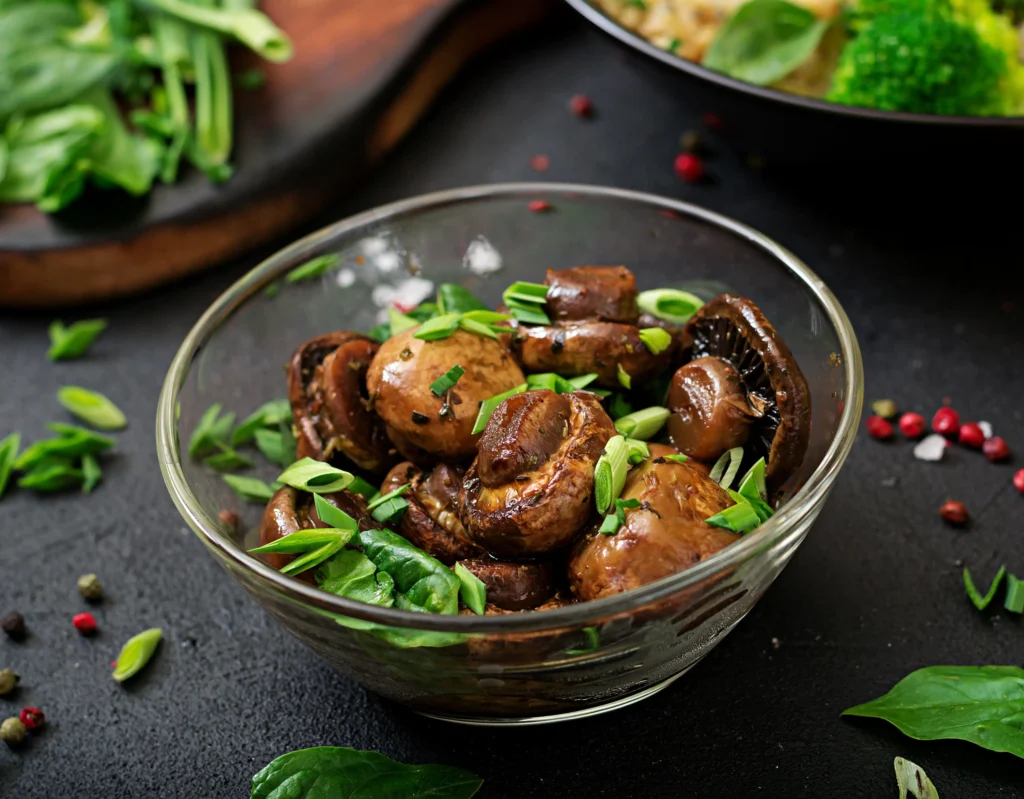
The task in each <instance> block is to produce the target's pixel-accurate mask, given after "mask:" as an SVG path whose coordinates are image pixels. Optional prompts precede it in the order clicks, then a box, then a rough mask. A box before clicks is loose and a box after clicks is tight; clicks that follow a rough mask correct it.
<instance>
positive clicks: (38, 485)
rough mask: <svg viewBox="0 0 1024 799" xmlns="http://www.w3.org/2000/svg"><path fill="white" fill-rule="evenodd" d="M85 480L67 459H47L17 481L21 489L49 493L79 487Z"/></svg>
mask: <svg viewBox="0 0 1024 799" xmlns="http://www.w3.org/2000/svg"><path fill="white" fill-rule="evenodd" d="M84 480H85V475H84V474H83V472H82V470H81V469H79V468H77V467H76V466H75V465H74V462H73V461H71V460H70V459H68V458H60V457H47V458H44V459H43V460H41V461H39V462H38V463H36V464H35V465H34V466H33V467H32V468H31V469H29V470H28V471H27V472H26V473H25V474H24V475H22V476H21V478H20V479H19V480H18V485H19V486H20V487H21V488H31V489H32V490H33V491H40V492H43V493H49V492H52V491H65V490H66V489H69V488H74V487H75V486H79V485H81V484H82V482H83V481H84Z"/></svg>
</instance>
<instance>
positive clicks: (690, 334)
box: [670, 294, 811, 497]
mask: <svg viewBox="0 0 1024 799" xmlns="http://www.w3.org/2000/svg"><path fill="white" fill-rule="evenodd" d="M684 336H685V338H686V341H687V343H688V353H687V354H688V356H689V358H690V359H704V358H708V357H711V358H719V359H721V360H723V361H726V362H727V363H728V364H729V365H730V366H731V367H732V368H733V369H735V371H736V373H737V375H738V377H739V380H740V382H741V383H742V385H743V389H744V390H745V391H746V393H747V401H748V405H749V407H750V408H751V409H752V410H753V411H754V413H755V414H758V415H757V417H756V418H754V419H752V420H751V422H750V426H749V438H748V440H749V442H750V445H749V446H747V447H746V451H745V462H744V468H746V467H748V466H749V465H750V464H751V463H753V462H754V461H756V460H757V459H758V458H760V457H764V459H765V461H766V463H767V467H768V468H767V473H766V479H767V484H768V493H769V496H771V497H777V495H778V493H779V491H780V489H781V488H782V486H783V484H784V483H785V482H786V480H788V479H789V478H790V476H792V474H793V473H794V472H795V471H796V469H797V467H799V465H800V463H801V461H803V458H804V453H805V452H806V451H807V443H808V440H809V438H810V433H811V396H810V392H809V391H808V389H807V382H806V381H805V380H804V376H803V373H802V372H801V371H800V367H799V366H797V363H796V360H795V359H794V358H793V353H792V352H790V350H789V347H787V346H786V343H785V342H784V341H783V340H782V338H781V337H780V336H779V335H778V333H776V332H775V328H774V327H772V326H771V324H770V323H769V322H768V320H767V319H765V318H764V315H763V314H762V313H761V311H760V309H759V308H758V307H757V306H756V305H754V303H752V302H751V301H750V300H748V299H747V298H745V297H739V296H736V295H733V294H723V295H721V296H720V297H716V298H715V299H713V300H711V301H710V302H709V303H707V304H706V305H704V306H703V307H702V308H701V309H700V310H699V311H698V312H697V313H696V314H695V315H694V316H693V317H692V318H691V319H690V321H689V322H687V324H686V329H685V331H684ZM697 384H698V383H694V385H697ZM675 388H676V384H675V383H674V384H673V389H675ZM675 399H676V401H677V402H678V403H679V405H678V407H684V403H683V401H682V400H681V396H680V394H679V393H677V394H676V397H675ZM670 404H671V403H670ZM699 404H700V400H699V399H695V398H691V399H690V400H689V405H690V406H691V407H695V406H697V405H699ZM673 409H674V408H673ZM677 428H678V424H676V425H673V426H672V427H671V428H670V429H677Z"/></svg>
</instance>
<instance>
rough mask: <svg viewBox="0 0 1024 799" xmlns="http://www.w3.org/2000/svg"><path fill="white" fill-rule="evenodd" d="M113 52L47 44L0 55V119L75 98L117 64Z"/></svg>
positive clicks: (98, 81) (54, 105) (71, 100)
mask: <svg viewBox="0 0 1024 799" xmlns="http://www.w3.org/2000/svg"><path fill="white" fill-rule="evenodd" d="M117 63H118V59H117V56H116V55H114V54H113V53H108V52H102V51H96V50H73V49H72V48H70V47H65V46H63V45H59V44H47V45H43V46H41V47H33V48H29V49H26V50H19V51H17V52H14V53H11V54H10V55H8V56H7V57H5V58H0V120H2V119H7V118H9V117H11V116H12V115H14V114H29V113H32V112H34V111H41V110H43V109H46V108H55V107H56V106H60V105H64V104H65V103H70V102H73V101H75V100H77V99H79V98H80V97H81V96H82V94H83V93H84V92H86V91H88V90H89V89H91V88H92V87H93V86H95V85H96V84H97V83H100V82H101V81H103V80H104V79H106V78H107V77H108V76H109V75H110V74H111V73H112V72H113V71H114V68H115V67H116V66H117Z"/></svg>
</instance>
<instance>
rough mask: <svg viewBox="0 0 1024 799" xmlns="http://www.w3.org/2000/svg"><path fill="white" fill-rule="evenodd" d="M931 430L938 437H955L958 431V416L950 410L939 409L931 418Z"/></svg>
mask: <svg viewBox="0 0 1024 799" xmlns="http://www.w3.org/2000/svg"><path fill="white" fill-rule="evenodd" d="M932 430H934V431H935V432H936V433H938V434H939V435H940V436H955V435H956V434H957V433H958V432H959V431H960V414H959V413H957V412H956V411H954V410H953V409H952V408H939V409H938V410H937V411H936V412H935V416H933V417H932Z"/></svg>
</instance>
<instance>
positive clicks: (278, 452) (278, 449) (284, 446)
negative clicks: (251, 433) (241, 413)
mask: <svg viewBox="0 0 1024 799" xmlns="http://www.w3.org/2000/svg"><path fill="white" fill-rule="evenodd" d="M256 447H257V449H259V451H260V452H262V453H263V457H265V458H266V459H267V460H268V461H270V462H271V463H274V464H277V465H278V466H284V467H287V466H288V464H290V463H292V462H293V461H294V460H295V437H294V436H293V435H292V434H291V431H290V430H289V429H288V428H287V427H285V426H284V425H282V426H281V429H280V430H257V431H256Z"/></svg>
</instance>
